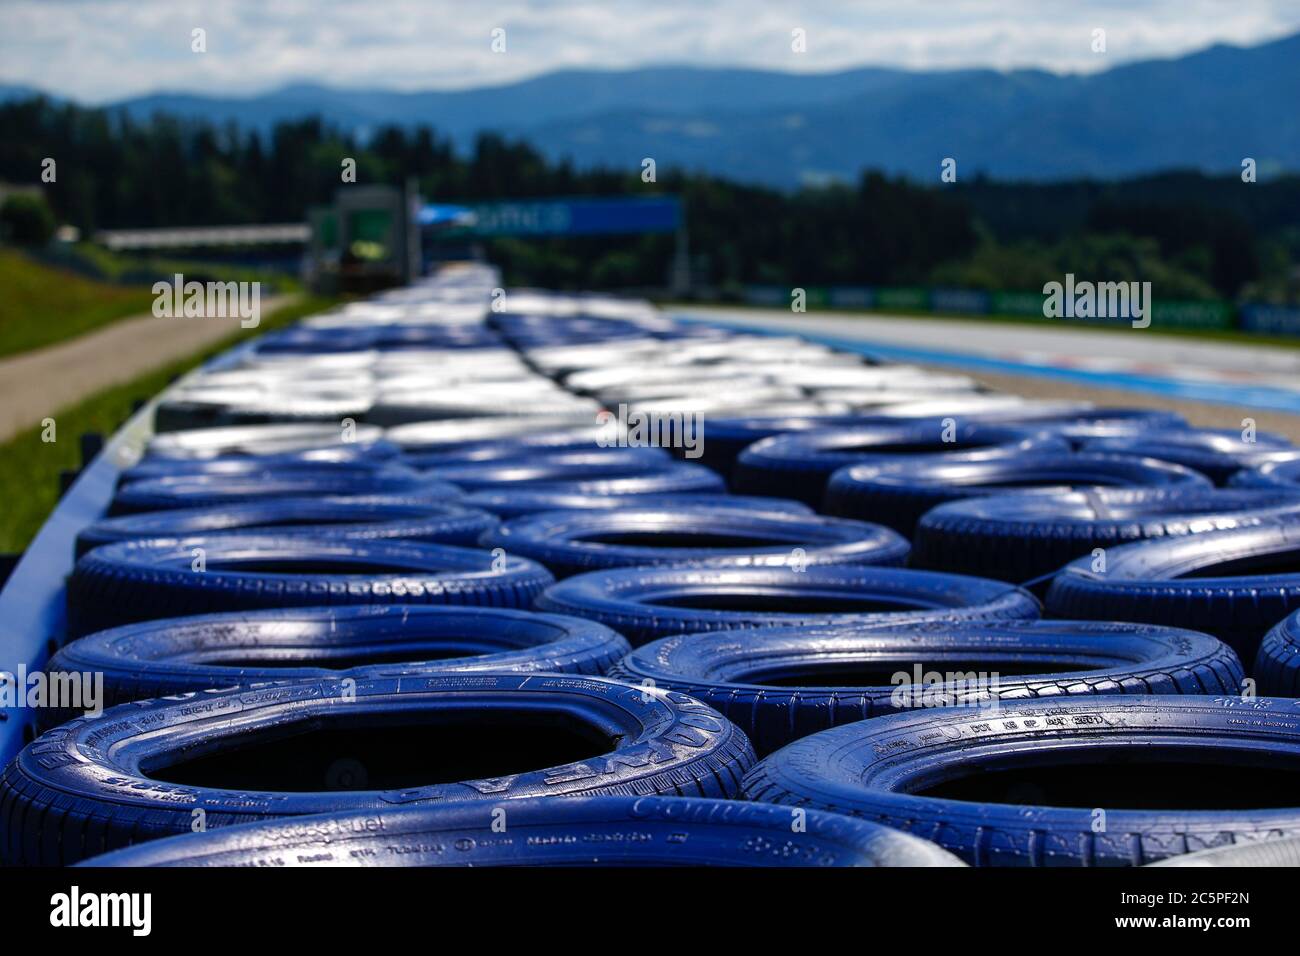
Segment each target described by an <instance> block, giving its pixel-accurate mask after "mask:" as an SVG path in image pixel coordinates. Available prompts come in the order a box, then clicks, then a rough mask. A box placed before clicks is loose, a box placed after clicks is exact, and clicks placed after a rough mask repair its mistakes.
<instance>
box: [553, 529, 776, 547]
mask: <svg viewBox="0 0 1300 956" xmlns="http://www.w3.org/2000/svg"><path fill="white" fill-rule="evenodd" d="M574 541H575V543H579V544H611V545H617V546H624V547H632V548H735V549H744V548H763V547H773V548H779V547H782V546H783V545H788V544H789V543H790V541H789V540H787V539H780V538H775V537H771V536H769V535H763V534H752V535H741V534H716V533H712V532H709V531H703V530H701V531H622V532H609V533H606V534H589V535H583V536H582V537H581V538H575V539H574Z"/></svg>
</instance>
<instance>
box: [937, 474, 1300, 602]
mask: <svg viewBox="0 0 1300 956" xmlns="http://www.w3.org/2000/svg"><path fill="white" fill-rule="evenodd" d="M1297 492H1300V489H1297ZM1297 492H1292V491H1287V490H1280V489H1279V490H1275V492H1274V493H1272V494H1269V493H1264V492H1261V491H1259V490H1245V489H1235V488H1224V489H1218V488H1216V489H1212V490H1206V491H1189V492H1188V493H1187V494H1185V495H1179V496H1177V497H1175V498H1170V497H1169V496H1168V495H1167V494H1165V492H1164V490H1163V489H1158V488H1157V489H1146V488H1094V489H1088V490H1086V491H1068V492H1063V493H1061V494H1051V493H1036V494H1033V495H1023V494H1010V495H990V496H989V497H986V498H966V499H963V500H960V501H952V502H948V503H947V504H942V505H939V506H938V507H936V508H933V509H931V510H930V511H928V512H926V513H925V514H924V515H923V516H922V517H921V520H920V521H919V522H917V526H916V533H915V535H914V537H913V548H914V550H913V552H912V556H911V564H912V565H913V566H915V567H918V568H929V569H931V570H935V571H951V572H954V573H957V574H981V575H983V576H985V577H990V578H997V579H998V580H1000V581H1013V582H1017V583H1023V582H1026V581H1030V580H1033V579H1037V578H1040V577H1043V576H1044V575H1047V574H1051V573H1053V572H1055V571H1057V570H1059V569H1060V568H1061V567H1062V566H1064V565H1065V564H1067V563H1069V562H1070V561H1073V560H1074V559H1075V558H1079V557H1082V556H1083V555H1086V554H1091V553H1092V550H1093V549H1094V548H1112V547H1116V546H1118V545H1121V544H1127V543H1129V542H1133V541H1142V540H1146V539H1148V538H1165V537H1180V536H1183V535H1190V534H1201V533H1204V532H1206V531H1217V530H1224V529H1228V528H1240V527H1246V526H1248V525H1255V524H1259V523H1261V522H1264V521H1268V520H1271V519H1273V518H1277V517H1281V516H1284V515H1288V514H1291V515H1300V493H1297Z"/></svg>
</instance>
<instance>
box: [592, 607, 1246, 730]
mask: <svg viewBox="0 0 1300 956" xmlns="http://www.w3.org/2000/svg"><path fill="white" fill-rule="evenodd" d="M917 671H919V673H916V672H917ZM927 674H928V675H931V676H933V677H934V681H932V682H929V683H927V681H928V680H929V678H927V677H926V675H927ZM956 674H961V675H975V676H962V677H955V676H954V677H952V678H951V679H947V675H956ZM900 675H901V677H900ZM993 675H996V678H995V677H994V676H993ZM611 676H615V677H618V678H620V679H622V680H626V681H627V682H628V683H630V684H645V683H647V682H648V683H650V684H652V685H654V686H657V687H668V688H671V689H673V690H679V691H681V692H682V693H684V694H690V695H691V696H692V697H696V698H698V699H699V700H702V701H704V702H705V703H706V704H708V705H709V706H711V707H713V708H714V709H716V710H717V711H718V712H719V713H721V714H722V715H723V716H724V717H727V718H729V719H730V720H732V721H733V722H734V723H735V724H736V725H737V726H738V727H740V728H741V729H742V730H744V731H745V733H746V735H748V737H749V739H750V742H751V743H753V745H754V749H755V750H756V751H757V752H758V753H759V754H760V755H762V754H767V753H771V752H772V751H774V750H778V749H780V748H781V747H784V746H785V745H786V744H788V743H791V742H793V741H795V740H797V739H799V738H800V737H806V736H808V735H809V734H814V733H817V732H819V731H822V730H826V729H827V728H830V727H836V726H839V725H841V724H848V723H853V722H855V721H860V720H868V719H870V718H873V717H880V716H882V715H886V714H895V713H898V712H899V711H902V710H913V709H916V708H919V707H937V706H944V705H946V704H948V703H951V704H954V705H963V706H977V705H979V704H980V703H981V702H988V701H992V700H995V699H996V700H1002V701H1007V702H1010V703H1013V704H1014V703H1015V702H1016V701H1018V700H1022V699H1032V698H1036V697H1044V698H1046V697H1053V698H1056V697H1070V696H1074V695H1079V694H1237V693H1241V690H1242V683H1241V682H1242V678H1243V676H1244V675H1243V673H1242V669H1241V661H1239V660H1238V659H1237V655H1236V654H1234V653H1233V652H1232V650H1231V649H1230V648H1229V647H1227V646H1226V645H1225V644H1223V642H1221V641H1219V640H1218V639H1217V638H1213V637H1210V636H1209V635H1208V634H1198V633H1196V632H1195V631H1185V630H1180V629H1175V628H1167V627H1153V626H1151V625H1149V624H1112V623H1100V622H1096V621H961V622H955V623H951V622H944V621H931V622H926V623H922V624H915V625H900V626H896V627H889V626H884V627H855V626H853V625H841V626H834V627H818V628H807V627H804V628H794V627H790V628H763V629H760V630H756V631H749V632H748V633H746V634H745V636H744V640H743V641H737V640H736V638H735V636H734V635H731V634H725V633H713V634H679V635H676V636H673V637H665V638H660V639H659V640H657V641H652V642H651V643H649V644H645V645H643V646H641V647H638V648H637V649H636V650H634V651H633V652H632V653H631V654H629V655H628V656H627V657H626V658H625V659H624V660H623V661H622V662H621V663H620V664H619V665H618V666H617V667H615V668H614V670H613V671H612V672H611ZM903 678H906V680H904V679H903Z"/></svg>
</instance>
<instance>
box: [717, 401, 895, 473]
mask: <svg viewBox="0 0 1300 956" xmlns="http://www.w3.org/2000/svg"><path fill="white" fill-rule="evenodd" d="M868 424H873V422H872V421H871V420H870V419H869V418H868V417H867V416H865V415H785V416H778V417H770V416H763V415H755V416H751V417H746V418H719V419H710V420H709V421H708V422H706V423H705V431H706V432H707V435H708V437H707V440H706V441H705V442H703V450H704V454H703V455H702V456H701V458H700V459H699V461H700V464H702V465H707V466H708V467H710V468H712V469H713V470H714V471H716V472H717V473H718V474H720V475H722V476H723V477H724V478H727V479H730V478H731V477H732V474H733V473H734V471H735V467H736V460H737V459H738V458H739V457H740V453H741V452H743V451H744V450H745V449H746V448H748V447H749V446H750V445H752V444H754V443H755V442H758V441H762V440H763V439H764V438H771V437H773V436H774V435H787V434H790V433H792V432H807V431H821V430H825V429H828V428H854V427H861V426H863V425H868Z"/></svg>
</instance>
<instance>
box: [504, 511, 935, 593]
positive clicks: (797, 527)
mask: <svg viewBox="0 0 1300 956" xmlns="http://www.w3.org/2000/svg"><path fill="white" fill-rule="evenodd" d="M479 545H480V547H484V548H504V549H505V550H506V551H508V552H510V553H511V554H521V555H523V556H524V557H526V558H532V559H533V560H534V561H536V562H538V563H539V564H542V565H545V566H546V568H547V569H548V570H550V572H551V573H552V574H554V575H555V576H556V577H568V576H570V575H573V574H581V573H583V572H585V571H595V570H602V569H605V568H620V567H652V566H653V567H658V566H664V565H674V566H677V567H796V566H802V567H807V566H809V565H817V564H871V565H897V564H902V563H903V560H904V559H905V558H906V557H907V554H908V552H909V551H911V550H912V548H911V545H910V544H908V542H907V540H906V539H904V538H902V537H901V536H899V535H897V534H895V533H894V532H892V531H890V530H889V529H888V528H883V527H881V526H880V525H874V524H865V523H863V522H860V521H844V520H840V519H836V518H823V517H820V516H813V515H807V516H805V515H792V514H781V513H775V512H766V513H764V512H761V511H742V510H739V509H736V508H708V507H704V508H699V507H680V508H644V507H640V508H639V507H631V508H627V509H618V510H611V509H603V510H599V509H588V510H586V511H547V512H543V513H541V514H536V515H532V516H528V517H523V518H515V519H513V520H511V521H509V522H508V523H506V524H504V525H499V526H498V527H496V528H493V529H491V530H489V531H485V532H484V533H483V536H482V537H481V538H480V539H479Z"/></svg>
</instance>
